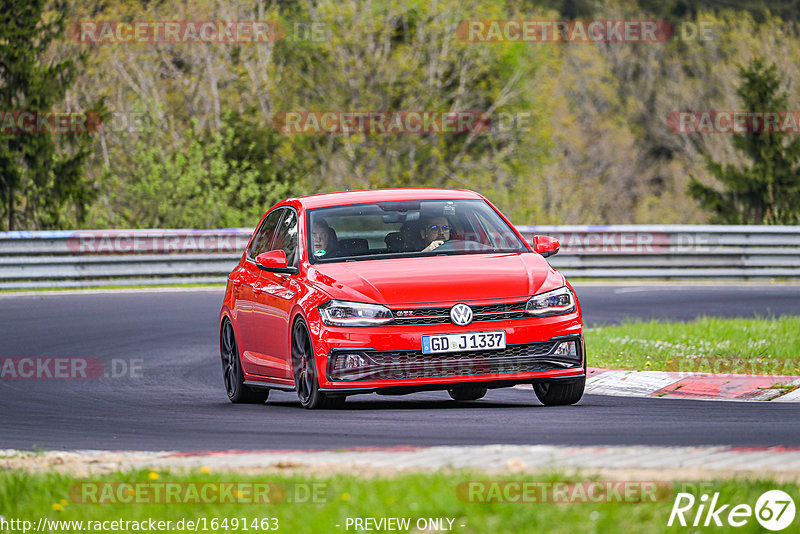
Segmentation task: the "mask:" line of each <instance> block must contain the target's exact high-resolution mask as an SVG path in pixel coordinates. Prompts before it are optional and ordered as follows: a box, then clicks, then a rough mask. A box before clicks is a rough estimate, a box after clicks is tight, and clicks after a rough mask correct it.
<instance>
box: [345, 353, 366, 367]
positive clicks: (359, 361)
mask: <svg viewBox="0 0 800 534" xmlns="http://www.w3.org/2000/svg"><path fill="white" fill-rule="evenodd" d="M340 358H341V359H342V368H343V369H357V368H359V367H364V366H365V365H367V361H366V360H365V359H364V358H362V357H361V355H360V354H344V355H342V356H340Z"/></svg>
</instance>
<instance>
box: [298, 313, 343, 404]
mask: <svg viewBox="0 0 800 534" xmlns="http://www.w3.org/2000/svg"><path fill="white" fill-rule="evenodd" d="M292 374H293V375H294V386H295V390H296V391H297V398H298V399H300V404H301V405H302V406H303V408H307V409H309V410H313V409H316V408H339V407H341V406H342V405H344V403H345V397H328V396H327V395H325V393H323V392H321V391H320V390H319V380H318V379H317V364H316V362H315V361H314V350H313V348H312V345H311V337H310V335H309V333H308V327H307V326H306V323H305V322H304V321H303V320H302V319H299V320H298V321H297V322H295V323H294V328H293V329H292Z"/></svg>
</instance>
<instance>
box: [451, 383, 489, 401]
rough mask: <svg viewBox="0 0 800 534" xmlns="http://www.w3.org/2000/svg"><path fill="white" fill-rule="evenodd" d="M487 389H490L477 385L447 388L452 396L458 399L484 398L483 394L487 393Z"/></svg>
mask: <svg viewBox="0 0 800 534" xmlns="http://www.w3.org/2000/svg"><path fill="white" fill-rule="evenodd" d="M487 391H489V390H488V389H486V388H482V387H477V386H474V387H468V388H456V389H448V390H447V392H448V393H449V394H450V398H451V399H453V400H457V401H473V400H478V399H482V398H483V396H484V395H486V392H487Z"/></svg>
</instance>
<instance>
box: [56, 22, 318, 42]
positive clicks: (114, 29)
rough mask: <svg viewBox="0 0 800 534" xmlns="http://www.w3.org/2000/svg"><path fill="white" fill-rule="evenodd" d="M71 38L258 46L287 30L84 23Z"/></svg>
mask: <svg viewBox="0 0 800 534" xmlns="http://www.w3.org/2000/svg"><path fill="white" fill-rule="evenodd" d="M69 35H70V37H71V39H72V40H73V41H74V42H76V43H86V44H118V43H174V44H197V43H201V44H234V43H235V44H259V43H274V42H277V41H279V40H281V39H283V38H284V37H285V35H286V30H285V28H284V27H283V25H281V24H280V23H279V22H277V21H271V20H236V21H230V20H184V21H175V20H169V21H168V20H140V21H133V22H127V21H121V20H82V21H78V22H75V23H73V24H72V25H71V26H70V31H69ZM311 35H316V33H312V34H311Z"/></svg>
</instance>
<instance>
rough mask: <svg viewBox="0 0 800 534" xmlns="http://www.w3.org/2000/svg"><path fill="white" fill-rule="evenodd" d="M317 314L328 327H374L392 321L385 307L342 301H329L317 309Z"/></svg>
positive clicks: (390, 313) (392, 317) (389, 312)
mask: <svg viewBox="0 0 800 534" xmlns="http://www.w3.org/2000/svg"><path fill="white" fill-rule="evenodd" d="M319 313H320V315H321V316H322V322H323V323H325V324H326V325H328V326H375V325H379V324H385V323H388V322H389V321H391V320H392V319H394V315H392V310H390V309H389V308H387V307H386V306H381V305H379V304H367V303H365V302H345V301H342V300H329V301H328V302H326V303H325V304H322V305H321V306H320V307H319Z"/></svg>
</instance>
